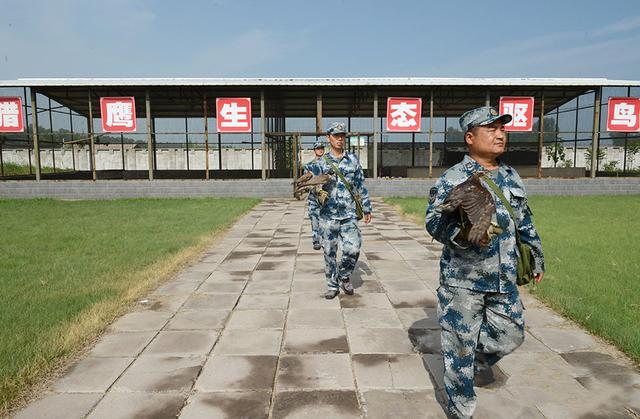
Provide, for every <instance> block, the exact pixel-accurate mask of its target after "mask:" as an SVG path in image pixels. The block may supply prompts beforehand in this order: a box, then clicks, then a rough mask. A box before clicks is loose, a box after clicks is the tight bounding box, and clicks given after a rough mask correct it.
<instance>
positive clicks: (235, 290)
mask: <svg viewBox="0 0 640 419" xmlns="http://www.w3.org/2000/svg"><path fill="white" fill-rule="evenodd" d="M245 286H246V282H244V281H233V282H221V281H209V280H206V281H205V282H203V283H202V284H201V285H200V288H198V292H201V293H208V294H216V293H220V294H237V295H240V293H241V292H242V290H244V287H245Z"/></svg>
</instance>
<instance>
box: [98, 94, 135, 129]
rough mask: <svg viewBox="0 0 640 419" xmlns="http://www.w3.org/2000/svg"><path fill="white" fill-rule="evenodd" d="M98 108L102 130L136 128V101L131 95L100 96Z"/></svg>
mask: <svg viewBox="0 0 640 419" xmlns="http://www.w3.org/2000/svg"><path fill="white" fill-rule="evenodd" d="M100 110H101V111H102V130H103V131H104V132H133V131H135V130H136V102H135V99H134V98H133V97H101V98H100Z"/></svg>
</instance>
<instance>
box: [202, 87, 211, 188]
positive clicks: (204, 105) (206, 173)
mask: <svg viewBox="0 0 640 419" xmlns="http://www.w3.org/2000/svg"><path fill="white" fill-rule="evenodd" d="M208 109H209V108H208V106H207V94H206V93H205V94H204V96H203V98H202V112H203V113H204V178H205V179H206V180H209V118H208V115H207V113H208Z"/></svg>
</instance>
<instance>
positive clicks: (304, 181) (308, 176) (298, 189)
mask: <svg viewBox="0 0 640 419" xmlns="http://www.w3.org/2000/svg"><path fill="white" fill-rule="evenodd" d="M330 178H331V175H329V174H326V173H323V174H321V175H317V176H314V175H313V173H311V172H307V173H305V174H304V175H302V176H300V177H299V178H298V179H296V180H295V182H293V196H294V197H295V198H296V199H297V200H301V199H302V198H303V197H304V196H305V195H306V194H307V193H308V192H311V191H312V190H315V191H316V192H317V193H318V201H320V205H323V204H324V201H325V200H326V199H327V193H326V192H325V191H324V190H323V189H322V186H323V185H324V184H325V183H327V181H328V180H329V179H330Z"/></svg>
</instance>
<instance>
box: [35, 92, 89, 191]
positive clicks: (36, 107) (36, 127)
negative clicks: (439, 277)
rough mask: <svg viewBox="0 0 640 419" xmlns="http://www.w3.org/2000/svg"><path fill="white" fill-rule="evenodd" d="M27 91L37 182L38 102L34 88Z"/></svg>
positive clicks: (38, 151)
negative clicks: (29, 93) (28, 93)
mask: <svg viewBox="0 0 640 419" xmlns="http://www.w3.org/2000/svg"><path fill="white" fill-rule="evenodd" d="M29 91H30V92H31V128H32V129H31V138H32V139H33V159H34V163H35V165H36V181H38V182H39V181H40V145H39V144H38V104H37V103H36V90H35V89H34V88H33V87H30V88H29ZM89 108H91V107H89ZM94 179H95V178H94Z"/></svg>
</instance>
